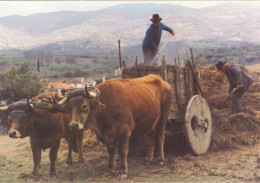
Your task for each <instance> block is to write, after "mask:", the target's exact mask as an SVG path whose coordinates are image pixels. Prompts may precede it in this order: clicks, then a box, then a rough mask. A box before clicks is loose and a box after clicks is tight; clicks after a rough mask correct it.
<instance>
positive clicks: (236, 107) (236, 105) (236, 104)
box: [231, 84, 251, 112]
mask: <svg viewBox="0 0 260 183" xmlns="http://www.w3.org/2000/svg"><path fill="white" fill-rule="evenodd" d="M250 85H251V84H249V85H248V86H247V87H245V88H242V89H240V90H237V91H235V92H234V93H233V94H232V95H231V101H232V110H233V111H235V112H239V111H241V107H240V102H239V99H240V98H241V97H242V96H243V95H244V94H245V92H246V91H247V90H248V88H249V86H250Z"/></svg>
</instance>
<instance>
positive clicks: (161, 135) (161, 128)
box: [156, 100, 170, 164]
mask: <svg viewBox="0 0 260 183" xmlns="http://www.w3.org/2000/svg"><path fill="white" fill-rule="evenodd" d="M169 101H170V100H166V103H165V104H164V105H162V113H161V118H160V120H159V123H158V124H157V126H156V132H157V134H156V140H157V143H158V161H159V162H160V164H163V161H164V150H163V149H164V142H165V128H166V123H167V119H168V115H169V109H170V102H169Z"/></svg>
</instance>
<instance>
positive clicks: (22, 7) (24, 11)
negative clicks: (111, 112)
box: [0, 0, 252, 17]
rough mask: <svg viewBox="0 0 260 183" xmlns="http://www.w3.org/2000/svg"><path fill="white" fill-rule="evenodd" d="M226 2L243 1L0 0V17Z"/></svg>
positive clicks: (191, 5) (203, 5) (207, 4)
mask: <svg viewBox="0 0 260 183" xmlns="http://www.w3.org/2000/svg"><path fill="white" fill-rule="evenodd" d="M226 2H243V1H194V0H193V1H158V0H157V1H0V17H3V16H8V15H22V16H27V15H31V14H36V13H45V12H55V11H64V10H72V11H94V10H99V9H103V8H107V7H109V6H114V5H117V4H125V3H127V4H129V3H161V4H178V5H183V6H186V7H191V8H202V7H207V6H212V5H217V4H221V3H226ZM244 2H245V1H244ZM251 2H252V1H251Z"/></svg>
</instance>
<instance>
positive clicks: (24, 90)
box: [0, 63, 47, 104]
mask: <svg viewBox="0 0 260 183" xmlns="http://www.w3.org/2000/svg"><path fill="white" fill-rule="evenodd" d="M46 86H47V82H46V81H45V80H44V79H43V76H42V75H41V73H39V72H33V71H30V69H29V65H28V63H23V64H22V65H21V67H19V68H15V67H13V66H11V67H10V68H7V69H6V71H5V72H4V73H1V74H0V88H1V93H0V97H1V100H6V102H7V104H9V103H12V102H15V101H18V100H20V99H26V98H31V97H34V96H36V95H38V94H39V93H40V92H43V90H44V89H45V88H46Z"/></svg>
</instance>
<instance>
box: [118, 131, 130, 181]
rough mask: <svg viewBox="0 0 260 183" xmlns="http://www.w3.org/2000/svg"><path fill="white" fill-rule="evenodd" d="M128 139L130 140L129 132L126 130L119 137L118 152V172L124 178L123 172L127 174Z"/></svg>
mask: <svg viewBox="0 0 260 183" xmlns="http://www.w3.org/2000/svg"><path fill="white" fill-rule="evenodd" d="M129 140H130V133H129V132H128V131H127V132H125V133H123V134H122V136H121V137H120V139H119V147H118V152H119V156H120V160H121V166H120V174H121V176H122V177H123V178H124V175H123V174H125V175H126V176H127V170H128V165H127V155H128V147H129Z"/></svg>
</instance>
